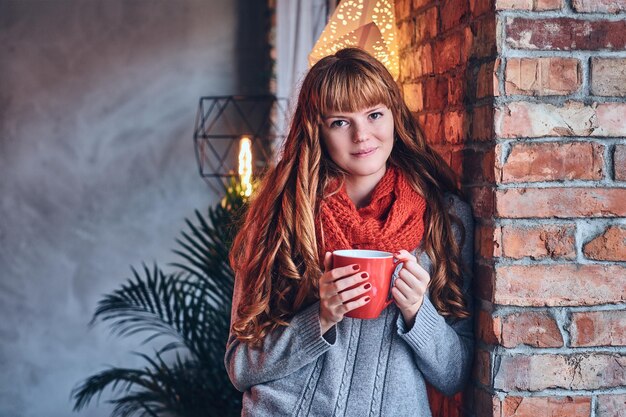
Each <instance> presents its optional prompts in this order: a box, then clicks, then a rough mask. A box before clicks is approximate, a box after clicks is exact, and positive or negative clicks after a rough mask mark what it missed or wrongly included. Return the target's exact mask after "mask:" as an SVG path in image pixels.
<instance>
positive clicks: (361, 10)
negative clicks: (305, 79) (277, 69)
mask: <svg viewBox="0 0 626 417" xmlns="http://www.w3.org/2000/svg"><path fill="white" fill-rule="evenodd" d="M349 46H357V47H359V48H361V49H365V50H366V51H367V52H369V53H370V54H372V56H374V57H375V58H376V59H378V60H379V61H380V62H382V63H383V64H384V65H385V67H387V69H388V70H389V72H390V73H391V75H392V76H393V78H394V79H396V80H397V79H398V75H399V74H400V64H399V59H398V36H397V34H396V16H395V11H394V0H343V1H342V2H341V3H340V4H339V6H337V8H336V9H335V12H334V13H333V16H332V17H331V18H330V21H329V22H328V24H327V25H326V27H325V28H324V31H323V32H322V34H321V35H320V38H319V39H318V40H317V43H316V44H315V46H314V47H313V51H312V52H311V53H310V54H309V65H311V66H312V65H313V64H315V63H316V62H317V61H319V60H320V59H322V58H324V57H325V56H328V55H332V54H334V53H335V52H337V51H338V50H339V49H342V48H346V47H349Z"/></svg>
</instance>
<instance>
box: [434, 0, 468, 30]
mask: <svg viewBox="0 0 626 417" xmlns="http://www.w3.org/2000/svg"><path fill="white" fill-rule="evenodd" d="M440 7H441V30H442V32H445V31H447V30H450V29H454V28H458V27H459V26H461V25H463V24H464V23H465V22H467V20H468V18H469V16H470V7H469V1H468V0H444V1H443V2H442V3H441V6H440Z"/></svg>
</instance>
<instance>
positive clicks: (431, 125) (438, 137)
mask: <svg viewBox="0 0 626 417" xmlns="http://www.w3.org/2000/svg"><path fill="white" fill-rule="evenodd" d="M419 120H420V124H421V125H422V126H423V127H424V129H423V131H424V136H425V137H426V142H428V143H429V144H433V143H444V142H445V136H444V133H443V118H442V117H441V114H440V113H428V114H425V115H421V116H420V118H419Z"/></svg>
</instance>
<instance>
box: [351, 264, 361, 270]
mask: <svg viewBox="0 0 626 417" xmlns="http://www.w3.org/2000/svg"><path fill="white" fill-rule="evenodd" d="M352 269H354V270H355V271H358V270H359V269H361V267H360V266H359V265H353V266H352Z"/></svg>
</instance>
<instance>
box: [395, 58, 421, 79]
mask: <svg viewBox="0 0 626 417" xmlns="http://www.w3.org/2000/svg"><path fill="white" fill-rule="evenodd" d="M413 56H414V51H405V52H400V77H399V80H398V83H399V84H405V83H407V82H410V81H412V80H414V79H415V78H416V77H415V73H416V71H417V69H416V67H417V62H416V61H415V59H414V58H413Z"/></svg>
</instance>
